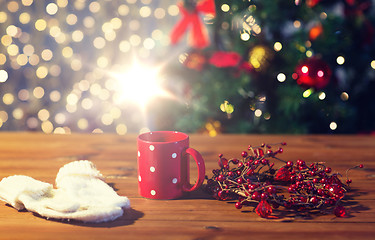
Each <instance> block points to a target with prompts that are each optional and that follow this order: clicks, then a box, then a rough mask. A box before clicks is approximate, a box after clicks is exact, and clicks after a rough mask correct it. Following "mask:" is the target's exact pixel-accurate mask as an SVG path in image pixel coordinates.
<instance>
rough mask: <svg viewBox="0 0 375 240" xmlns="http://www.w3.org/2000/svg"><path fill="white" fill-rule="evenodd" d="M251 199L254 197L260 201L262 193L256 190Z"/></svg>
mask: <svg viewBox="0 0 375 240" xmlns="http://www.w3.org/2000/svg"><path fill="white" fill-rule="evenodd" d="M251 199H252V200H255V201H259V200H260V193H259V192H254V193H253V194H252V195H251Z"/></svg>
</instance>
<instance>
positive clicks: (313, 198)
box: [310, 196, 319, 204]
mask: <svg viewBox="0 0 375 240" xmlns="http://www.w3.org/2000/svg"><path fill="white" fill-rule="evenodd" d="M310 202H311V203H312V204H317V203H318V202H319V199H318V197H316V196H313V197H311V198H310Z"/></svg>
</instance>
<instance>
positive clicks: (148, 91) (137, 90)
mask: <svg viewBox="0 0 375 240" xmlns="http://www.w3.org/2000/svg"><path fill="white" fill-rule="evenodd" d="M158 73H159V69H158V68H148V67H147V66H142V65H140V64H139V63H137V62H136V63H135V64H133V66H132V67H131V68H130V69H128V70H127V71H126V72H124V73H122V74H116V75H115V77H116V79H117V80H118V82H119V84H120V89H119V91H120V94H121V98H122V99H123V101H131V102H134V103H136V104H139V105H140V106H145V105H146V104H147V103H148V102H149V101H150V100H151V99H152V98H154V97H156V96H167V92H166V91H165V90H163V89H162V88H161V85H160V84H161V79H160V78H159V77H158Z"/></svg>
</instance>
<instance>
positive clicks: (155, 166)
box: [137, 131, 205, 199]
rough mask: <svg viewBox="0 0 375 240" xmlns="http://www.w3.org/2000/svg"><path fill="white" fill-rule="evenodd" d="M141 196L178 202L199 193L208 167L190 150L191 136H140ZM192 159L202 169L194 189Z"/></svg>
mask: <svg viewBox="0 0 375 240" xmlns="http://www.w3.org/2000/svg"><path fill="white" fill-rule="evenodd" d="M137 145H138V189H139V194H140V195H141V196H143V197H146V198H151V199H175V198H179V197H181V196H183V194H184V193H185V192H191V191H194V190H196V189H198V188H199V187H200V186H201V185H202V183H203V181H204V177H205V165H204V161H203V158H202V156H201V155H200V153H199V152H198V151H196V150H195V149H193V148H190V147H189V136H188V135H187V134H185V133H182V132H176V131H156V132H147V133H143V134H141V135H139V136H138V139H137ZM189 155H191V156H192V157H193V158H194V160H195V162H196V164H197V167H198V180H197V181H196V183H195V184H194V185H193V186H191V185H190V174H189V169H190V167H189Z"/></svg>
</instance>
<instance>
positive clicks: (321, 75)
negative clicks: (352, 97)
mask: <svg viewBox="0 0 375 240" xmlns="http://www.w3.org/2000/svg"><path fill="white" fill-rule="evenodd" d="M295 71H296V74H297V83H298V84H299V85H301V86H303V87H308V88H310V87H312V88H315V89H322V88H324V87H325V86H327V84H328V83H329V80H330V78H331V75H332V71H331V68H330V67H329V66H328V64H327V63H326V62H325V61H323V60H321V59H319V58H314V57H313V58H308V59H306V60H304V61H303V62H302V63H300V64H299V65H298V66H297V67H296V70H295Z"/></svg>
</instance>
